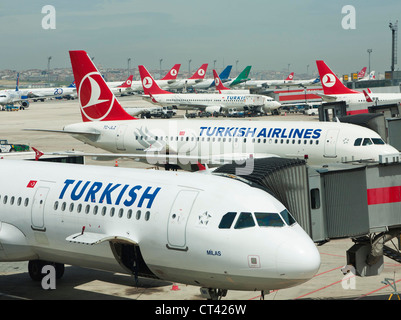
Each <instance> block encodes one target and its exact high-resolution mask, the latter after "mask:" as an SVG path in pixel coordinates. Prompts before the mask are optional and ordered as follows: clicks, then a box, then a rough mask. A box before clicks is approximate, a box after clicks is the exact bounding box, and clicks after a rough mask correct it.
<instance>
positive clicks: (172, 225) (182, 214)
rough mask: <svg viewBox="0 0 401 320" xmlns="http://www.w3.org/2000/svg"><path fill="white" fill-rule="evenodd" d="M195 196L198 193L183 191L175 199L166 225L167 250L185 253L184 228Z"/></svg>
mask: <svg viewBox="0 0 401 320" xmlns="http://www.w3.org/2000/svg"><path fill="white" fill-rule="evenodd" d="M197 196H198V191H192V190H183V191H180V192H179V193H178V195H177V197H176V198H175V200H174V203H173V205H172V207H171V210H170V215H169V218H168V225H167V241H168V246H167V247H168V248H170V249H178V250H185V251H186V250H187V249H188V248H187V247H185V245H186V235H185V234H186V228H187V223H188V219H189V215H190V214H191V210H192V206H193V204H194V202H195V200H196V197H197Z"/></svg>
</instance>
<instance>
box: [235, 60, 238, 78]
mask: <svg viewBox="0 0 401 320" xmlns="http://www.w3.org/2000/svg"><path fill="white" fill-rule="evenodd" d="M238 62H239V60H235V73H236V74H237V75H238Z"/></svg>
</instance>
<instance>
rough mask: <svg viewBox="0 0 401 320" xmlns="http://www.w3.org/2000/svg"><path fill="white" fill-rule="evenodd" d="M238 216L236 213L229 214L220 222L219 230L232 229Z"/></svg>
mask: <svg viewBox="0 0 401 320" xmlns="http://www.w3.org/2000/svg"><path fill="white" fill-rule="evenodd" d="M236 215H237V213H236V212H227V213H226V214H225V215H224V216H223V218H222V219H221V221H220V224H219V229H230V228H231V225H232V223H233V221H234V219H235V216H236Z"/></svg>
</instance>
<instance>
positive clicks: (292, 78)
mask: <svg viewBox="0 0 401 320" xmlns="http://www.w3.org/2000/svg"><path fill="white" fill-rule="evenodd" d="M292 80H294V72H291V73H290V74H289V75H288V77H287V79H285V81H292Z"/></svg>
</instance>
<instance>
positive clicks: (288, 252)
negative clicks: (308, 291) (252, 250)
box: [277, 238, 320, 280]
mask: <svg viewBox="0 0 401 320" xmlns="http://www.w3.org/2000/svg"><path fill="white" fill-rule="evenodd" d="M319 267H320V254H319V251H318V250H317V248H316V246H315V244H314V243H313V242H312V240H310V239H309V238H306V239H297V240H296V241H286V242H284V243H283V244H281V245H280V246H279V248H278V251H277V272H278V274H279V276H280V277H281V278H284V279H294V280H296V279H300V280H301V279H305V280H309V279H311V278H312V277H313V276H314V275H315V274H316V272H317V271H318V270H319Z"/></svg>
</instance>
